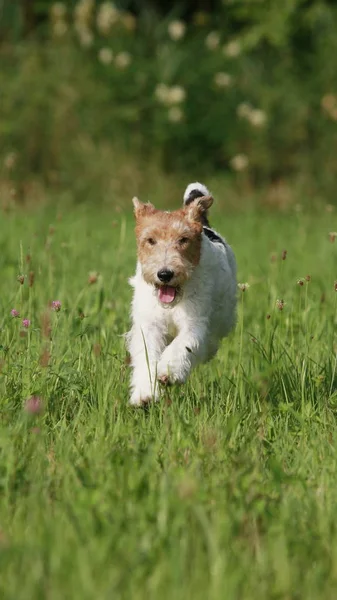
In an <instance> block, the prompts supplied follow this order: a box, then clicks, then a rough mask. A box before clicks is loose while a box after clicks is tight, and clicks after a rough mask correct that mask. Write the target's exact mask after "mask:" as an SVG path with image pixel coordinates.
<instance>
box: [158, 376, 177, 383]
mask: <svg viewBox="0 0 337 600" xmlns="http://www.w3.org/2000/svg"><path fill="white" fill-rule="evenodd" d="M158 381H159V383H160V384H161V385H166V386H169V385H172V383H174V382H173V381H171V379H170V377H169V375H158Z"/></svg>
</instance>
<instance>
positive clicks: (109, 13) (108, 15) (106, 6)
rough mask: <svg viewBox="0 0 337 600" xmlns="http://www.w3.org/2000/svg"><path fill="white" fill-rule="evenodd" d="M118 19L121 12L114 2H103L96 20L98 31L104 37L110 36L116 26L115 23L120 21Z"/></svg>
mask: <svg viewBox="0 0 337 600" xmlns="http://www.w3.org/2000/svg"><path fill="white" fill-rule="evenodd" d="M118 18H119V11H118V10H117V8H116V7H115V5H114V4H113V2H102V4H101V5H100V7H99V9H98V12H97V18H96V25H97V29H98V31H99V32H100V33H102V34H103V35H108V33H110V31H111V28H112V27H113V25H115V23H116V22H117V21H118Z"/></svg>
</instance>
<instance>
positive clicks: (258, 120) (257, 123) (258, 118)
mask: <svg viewBox="0 0 337 600" xmlns="http://www.w3.org/2000/svg"><path fill="white" fill-rule="evenodd" d="M248 120H249V122H250V123H251V125H253V127H263V126H264V125H265V123H266V121H267V115H266V113H265V112H264V111H263V110H261V109H259V108H255V109H253V110H252V111H251V113H250V115H249V117H248Z"/></svg>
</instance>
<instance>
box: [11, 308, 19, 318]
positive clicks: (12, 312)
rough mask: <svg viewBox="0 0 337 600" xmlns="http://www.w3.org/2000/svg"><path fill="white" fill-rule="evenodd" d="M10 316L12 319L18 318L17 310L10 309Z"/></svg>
mask: <svg viewBox="0 0 337 600" xmlns="http://www.w3.org/2000/svg"><path fill="white" fill-rule="evenodd" d="M11 315H12V317H14V318H15V317H19V316H20V313H19V311H18V310H16V309H15V308H12V310H11Z"/></svg>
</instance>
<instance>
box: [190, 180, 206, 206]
mask: <svg viewBox="0 0 337 600" xmlns="http://www.w3.org/2000/svg"><path fill="white" fill-rule="evenodd" d="M194 190H199V192H201V193H202V194H203V195H204V196H210V192H209V190H208V189H207V187H206V186H205V185H204V184H203V183H199V181H195V182H194V183H190V184H189V185H188V186H187V188H186V190H185V193H184V204H185V203H186V202H187V200H188V197H189V195H190V193H191V192H194Z"/></svg>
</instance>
